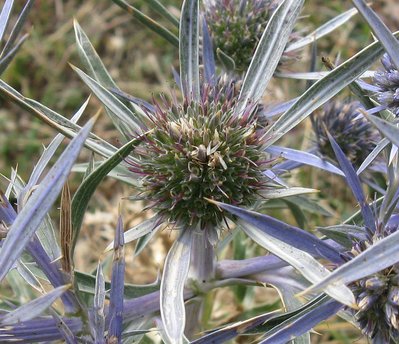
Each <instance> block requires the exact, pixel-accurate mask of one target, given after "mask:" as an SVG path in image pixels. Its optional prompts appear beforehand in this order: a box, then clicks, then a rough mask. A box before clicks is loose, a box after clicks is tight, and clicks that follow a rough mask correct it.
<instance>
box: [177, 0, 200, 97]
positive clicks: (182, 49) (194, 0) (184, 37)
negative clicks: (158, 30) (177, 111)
mask: <svg viewBox="0 0 399 344" xmlns="http://www.w3.org/2000/svg"><path fill="white" fill-rule="evenodd" d="M179 59H180V78H181V83H182V84H181V88H182V90H183V93H184V97H185V99H193V100H195V101H199V99H200V88H199V2H198V0H184V2H183V5H182V14H181V18H180V30H179Z"/></svg>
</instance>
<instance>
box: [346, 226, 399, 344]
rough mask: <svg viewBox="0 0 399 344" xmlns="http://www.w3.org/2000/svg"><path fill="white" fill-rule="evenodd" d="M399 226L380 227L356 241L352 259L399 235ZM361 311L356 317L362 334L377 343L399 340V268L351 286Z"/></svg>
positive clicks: (351, 254)
mask: <svg viewBox="0 0 399 344" xmlns="http://www.w3.org/2000/svg"><path fill="white" fill-rule="evenodd" d="M397 229H398V225H397V224H395V225H389V224H388V225H386V226H379V228H377V232H375V233H371V232H369V233H366V239H365V240H355V241H354V244H353V247H352V250H351V251H350V252H348V254H347V256H348V257H349V259H351V258H353V257H356V256H357V255H359V254H360V253H362V252H363V251H365V250H366V249H367V248H369V247H370V246H372V245H374V244H375V243H377V242H378V241H380V240H381V239H383V238H385V237H387V236H388V235H390V234H392V233H394V232H396V231H397ZM351 288H352V290H353V293H354V295H355V296H356V301H357V304H358V306H359V310H358V311H357V312H356V318H357V320H358V322H359V324H360V326H361V328H362V330H363V332H364V333H365V334H366V335H368V336H369V337H370V338H373V339H374V340H375V342H376V343H391V342H392V343H397V342H398V341H399V266H398V265H397V264H396V265H394V266H390V267H388V268H386V269H384V270H381V271H379V272H377V273H375V274H373V275H371V276H367V277H365V278H363V279H361V280H359V281H357V282H355V283H353V284H352V285H351Z"/></svg>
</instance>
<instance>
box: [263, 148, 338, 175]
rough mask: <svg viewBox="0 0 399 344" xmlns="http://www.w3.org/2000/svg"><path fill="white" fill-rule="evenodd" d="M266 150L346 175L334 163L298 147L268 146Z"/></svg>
mask: <svg viewBox="0 0 399 344" xmlns="http://www.w3.org/2000/svg"><path fill="white" fill-rule="evenodd" d="M266 152H268V153H270V154H273V155H281V156H282V157H284V158H286V159H288V160H291V161H296V162H300V163H303V164H305V165H310V166H314V167H317V168H320V169H322V170H325V171H328V172H331V173H335V174H339V175H341V176H343V175H344V174H343V172H342V171H341V170H340V169H339V168H337V167H335V166H334V165H333V164H331V163H329V162H328V161H326V160H323V159H321V158H319V157H318V156H316V155H314V154H312V153H309V152H302V151H299V150H296V149H292V148H286V147H280V146H270V147H267V149H266Z"/></svg>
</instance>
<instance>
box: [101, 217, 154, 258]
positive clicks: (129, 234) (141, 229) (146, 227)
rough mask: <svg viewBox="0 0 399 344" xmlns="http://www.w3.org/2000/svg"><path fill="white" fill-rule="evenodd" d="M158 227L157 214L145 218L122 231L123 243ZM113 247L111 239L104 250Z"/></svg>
mask: <svg viewBox="0 0 399 344" xmlns="http://www.w3.org/2000/svg"><path fill="white" fill-rule="evenodd" d="M158 229H159V219H158V217H157V216H153V217H151V218H150V219H148V220H145V221H143V222H141V223H139V224H138V225H136V226H134V227H133V228H130V229H128V230H127V231H125V233H124V241H125V244H127V243H129V242H131V241H134V240H137V239H139V238H141V237H142V236H144V235H147V234H148V233H151V232H154V231H155V232H156V231H157V230H158ZM113 247H114V242H113V241H112V242H111V243H110V244H109V245H108V246H107V248H106V249H105V252H107V251H110V250H112V248H113Z"/></svg>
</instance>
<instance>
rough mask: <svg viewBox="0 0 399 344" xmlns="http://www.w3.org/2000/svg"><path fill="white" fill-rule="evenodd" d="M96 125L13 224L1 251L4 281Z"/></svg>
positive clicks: (68, 152)
mask: <svg viewBox="0 0 399 344" xmlns="http://www.w3.org/2000/svg"><path fill="white" fill-rule="evenodd" d="M92 125H93V121H89V123H87V124H86V125H85V126H84V127H83V128H82V131H81V132H80V133H79V134H78V135H77V136H76V137H75V138H74V139H73V140H72V141H71V143H70V144H69V145H68V147H67V148H66V149H65V150H64V152H63V153H62V154H61V156H60V157H59V159H58V160H57V162H56V163H55V164H54V166H53V167H52V168H51V170H50V171H49V172H48V173H47V175H46V177H45V178H44V179H43V180H42V182H41V183H40V185H39V187H38V188H37V189H36V190H35V192H34V193H33V194H32V196H31V197H30V198H29V200H28V201H27V203H26V205H25V207H24V208H23V209H22V210H21V212H20V213H19V214H18V216H17V218H16V219H15V221H14V223H13V224H12V226H11V228H10V231H9V233H8V235H7V237H6V239H5V240H4V243H3V246H2V248H1V250H0V267H1V268H0V280H2V279H3V278H4V276H5V275H6V274H7V272H8V270H9V269H10V268H11V267H12V265H13V264H14V262H15V261H16V260H17V259H18V258H19V256H20V254H21V253H22V251H23V250H24V248H25V246H26V245H27V244H28V242H29V240H30V239H31V238H32V236H33V235H34V233H35V231H36V230H37V228H38V227H39V225H40V223H41V222H42V220H43V218H44V217H45V216H46V214H47V212H48V211H49V210H50V208H51V206H52V205H53V203H54V202H55V200H56V199H57V197H58V194H59V193H60V191H61V189H62V187H63V185H64V184H65V181H66V179H67V178H68V175H69V172H70V170H71V168H72V166H73V164H74V162H75V160H76V158H77V157H78V155H79V152H80V150H81V148H82V147H83V144H84V142H85V140H86V138H87V136H88V135H89V133H90V130H91V127H92Z"/></svg>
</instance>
